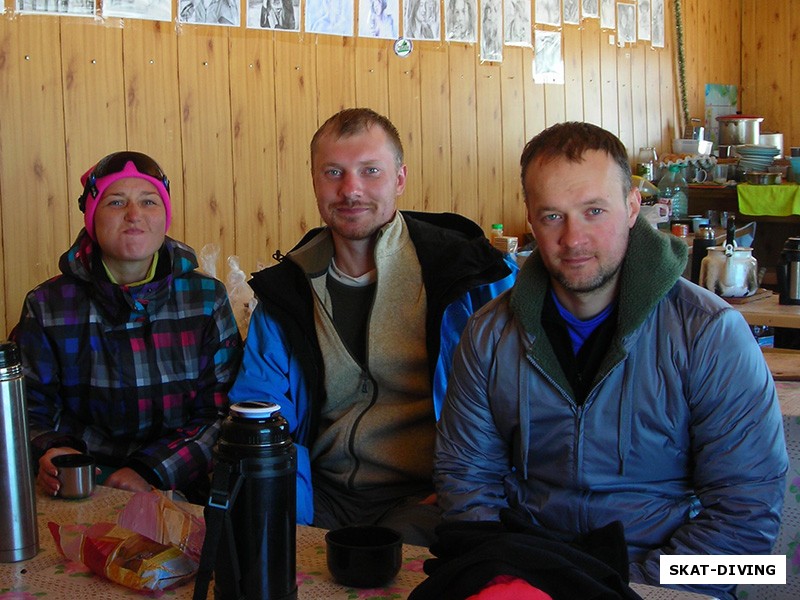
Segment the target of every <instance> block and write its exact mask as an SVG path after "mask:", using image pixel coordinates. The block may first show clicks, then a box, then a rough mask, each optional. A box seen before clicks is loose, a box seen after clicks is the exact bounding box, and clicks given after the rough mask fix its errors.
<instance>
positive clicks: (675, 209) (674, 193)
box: [658, 165, 689, 219]
mask: <svg viewBox="0 0 800 600" xmlns="http://www.w3.org/2000/svg"><path fill="white" fill-rule="evenodd" d="M688 189H689V185H688V184H687V183H686V179H684V177H683V174H682V173H681V166H680V165H670V166H669V171H668V172H667V174H666V175H664V176H663V177H662V178H661V180H660V181H659V182H658V198H659V200H658V201H659V202H663V203H665V204H668V205H669V207H670V214H669V216H670V219H682V218H684V217H686V215H687V214H688V213H689V196H688V195H687V193H686V192H687V190H688Z"/></svg>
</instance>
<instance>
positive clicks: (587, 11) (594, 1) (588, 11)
mask: <svg viewBox="0 0 800 600" xmlns="http://www.w3.org/2000/svg"><path fill="white" fill-rule="evenodd" d="M581 1H582V4H581V14H582V15H583V18H584V19H586V18H593V19H596V18H597V17H599V16H600V7H599V2H598V0H581Z"/></svg>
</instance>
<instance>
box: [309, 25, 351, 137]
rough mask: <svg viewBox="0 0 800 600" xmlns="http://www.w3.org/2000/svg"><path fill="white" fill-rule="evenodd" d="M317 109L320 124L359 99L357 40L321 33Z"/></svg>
mask: <svg viewBox="0 0 800 600" xmlns="http://www.w3.org/2000/svg"><path fill="white" fill-rule="evenodd" d="M314 37H316V40H317V44H316V45H317V60H316V62H317V68H316V74H317V111H318V114H319V119H320V124H322V123H323V122H324V121H325V120H326V119H327V118H328V117H330V116H331V115H333V114H336V113H337V112H339V111H340V110H342V109H343V108H346V107H349V106H354V105H355V101H356V52H355V47H354V43H355V39H354V38H350V37H341V36H338V35H317V36H314Z"/></svg>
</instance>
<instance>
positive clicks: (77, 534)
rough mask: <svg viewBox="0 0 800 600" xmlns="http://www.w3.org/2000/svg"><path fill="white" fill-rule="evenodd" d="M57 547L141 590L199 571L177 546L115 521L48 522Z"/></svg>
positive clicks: (161, 587) (179, 580)
mask: <svg viewBox="0 0 800 600" xmlns="http://www.w3.org/2000/svg"><path fill="white" fill-rule="evenodd" d="M47 527H48V528H49V529H50V533H51V534H52V535H53V539H54V540H55V542H56V547H57V548H58V549H59V550H60V551H61V553H62V554H63V555H64V556H65V557H66V558H68V559H69V560H73V561H76V562H80V563H83V564H84V565H86V566H87V567H89V568H90V569H91V570H92V571H93V572H94V573H96V574H98V575H100V576H102V577H106V578H107V579H109V580H111V581H113V582H115V583H119V584H121V585H124V586H125V587H128V588H131V589H134V590H138V591H151V592H152V591H160V590H164V589H166V588H169V587H172V586H176V585H179V584H181V583H183V582H185V581H186V580H188V579H189V578H191V577H192V576H193V575H194V574H195V572H196V571H197V566H198V565H197V563H196V562H195V561H193V560H191V559H190V558H189V557H188V556H186V554H184V553H183V552H181V550H179V549H178V548H177V547H175V546H172V545H168V544H162V543H159V542H156V541H154V540H151V539H149V538H147V537H145V536H144V535H142V534H140V533H135V532H133V531H131V530H129V529H125V528H124V527H120V526H119V525H115V524H114V523H95V524H94V525H89V526H85V525H59V524H58V523H53V522H52V521H51V522H49V523H48V524H47Z"/></svg>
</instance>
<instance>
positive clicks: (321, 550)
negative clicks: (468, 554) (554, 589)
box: [0, 486, 709, 600]
mask: <svg viewBox="0 0 800 600" xmlns="http://www.w3.org/2000/svg"><path fill="white" fill-rule="evenodd" d="M131 495H132V494H131V493H130V492H125V491H123V490H117V489H113V488H109V487H105V486H98V487H97V488H96V491H95V493H94V495H93V496H92V497H91V498H88V499H85V500H60V499H55V498H51V497H48V496H45V495H43V494H41V493H39V494H38V495H37V498H36V502H37V513H38V517H39V519H38V520H39V546H40V550H39V553H38V554H37V555H36V556H35V557H34V558H32V559H30V560H27V561H23V562H19V563H7V564H1V563H0V600H42V599H45V600H46V599H47V598H56V599H59V600H61V599H65V598H72V599H75V600H78V599H80V600H83V599H84V598H91V599H92V600H116V599H119V598H129V599H130V598H142V597H150V596H143V595H141V594H138V593H137V592H135V591H133V590H128V589H127V588H124V587H122V586H120V585H117V584H115V583H111V582H110V581H107V580H105V579H103V578H101V577H98V576H96V575H94V574H92V573H91V572H90V571H89V570H88V569H87V568H85V567H83V566H82V565H79V564H77V563H73V562H69V561H67V560H66V559H64V558H63V556H61V554H59V552H58V551H57V550H56V548H55V543H54V542H53V538H52V537H51V535H50V532H49V531H48V530H47V522H48V521H55V522H57V523H59V524H62V525H64V524H68V523H93V522H99V521H115V520H116V515H117V514H118V513H119V512H120V511H121V510H122V508H123V507H124V506H125V504H126V503H127V501H128V500H129V499H130V497H131ZM187 506H188V507H190V510H191V511H192V512H194V513H195V514H198V515H200V514H202V507H200V506H196V505H187ZM324 536H325V530H323V529H318V528H315V527H305V526H299V527H298V528H297V582H298V585H299V591H298V597H299V598H300V599H302V600H309V599H315V598H320V599H325V600H336V599H339V598H341V599H349V600H355V599H358V598H369V599H370V600H382V599H386V600H389V599H393V600H396V599H398V598H406V597H407V596H408V594H409V593H410V592H411V590H412V589H414V588H415V587H416V586H417V585H418V584H419V583H420V582H422V581H423V580H424V579H425V573H424V572H423V571H422V565H423V562H424V561H425V559H427V558H430V556H431V555H430V554H429V553H428V550H427V549H426V548H421V547H419V546H408V545H405V546H403V566H402V568H401V570H400V573H399V574H398V576H397V577H396V578H395V580H394V581H393V582H392V583H391V584H389V585H388V586H387V587H386V588H382V589H380V590H370V591H367V590H353V589H350V588H345V587H343V586H341V585H338V584H336V583H335V582H333V580H332V579H331V576H330V574H329V573H328V568H327V566H326V562H325V539H324ZM631 587H633V589H634V590H635V591H636V592H637V593H638V594H639V595H640V596H642V598H644V599H645V600H709V598H708V597H707V596H702V595H698V594H691V593H686V592H676V591H674V590H670V589H667V588H660V587H652V586H646V585H637V584H633V585H632V586H631ZM193 591H194V586H193V584H192V583H188V584H186V585H183V586H180V587H178V588H176V589H174V590H170V591H167V592H166V593H165V594H164V596H163V598H164V599H165V600H172V599H190V598H191V597H192V593H193ZM209 597H213V594H212V593H209Z"/></svg>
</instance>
